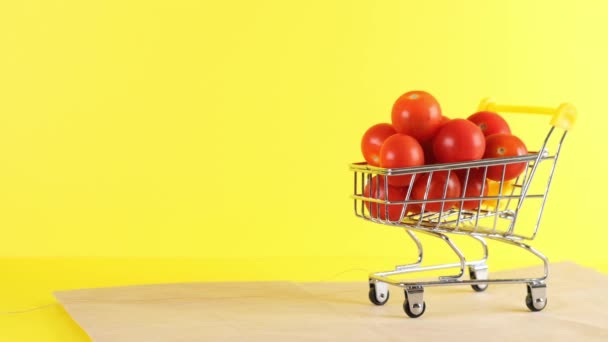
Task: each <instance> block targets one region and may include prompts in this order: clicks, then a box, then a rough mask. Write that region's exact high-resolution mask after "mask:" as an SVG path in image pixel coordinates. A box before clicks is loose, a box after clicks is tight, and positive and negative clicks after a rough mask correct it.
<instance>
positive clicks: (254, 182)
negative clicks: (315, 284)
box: [0, 0, 608, 340]
mask: <svg viewBox="0 0 608 342" xmlns="http://www.w3.org/2000/svg"><path fill="white" fill-rule="evenodd" d="M607 11H608V4H605V3H603V2H601V1H595V0H588V1H554V0H553V1H549V0H544V1H526V0H513V1H481V0H479V1H467V2H461V1H451V0H445V1H402V0H386V1H358V2H353V1H320V0H319V1H317V0H314V1H307V2H302V3H298V4H294V3H293V2H288V1H278V0H273V1H214V2H211V1H194V0H192V1H186V0H173V1H159V0H155V1H143V0H133V1H118V0H109V1H97V2H91V1H76V0H66V1H61V2H58V1H44V0H38V1H35V0H21V1H2V2H0V47H1V50H0V165H1V167H0V229H1V232H2V235H1V236H2V238H1V239H0V256H3V257H35V258H44V257H46V256H65V257H82V256H87V257H89V256H92V257H104V256H108V257H154V258H165V257H167V258H172V257H192V258H203V259H206V260H212V261H210V262H209V265H208V267H209V269H210V270H211V271H210V272H209V273H205V274H204V275H202V278H201V279H207V278H206V277H209V278H218V279H220V278H222V279H223V278H232V277H235V275H234V274H233V273H232V272H235V270H234V269H231V268H227V269H223V268H221V267H220V265H222V264H221V262H219V261H213V260H224V259H231V260H242V261H243V262H244V263H246V264H247V263H250V262H253V261H255V260H265V261H264V262H265V266H264V267H265V270H266V271H265V273H263V276H262V275H260V274H259V273H256V272H251V273H247V274H248V275H249V277H250V278H249V279H259V278H275V279H280V278H286V277H287V275H286V273H285V270H284V269H283V268H281V266H282V265H283V263H284V261H285V260H291V259H294V258H295V259H298V260H307V261H306V262H308V264H303V265H306V267H304V268H303V269H302V270H301V271H300V274H301V277H302V279H307V278H309V279H313V278H314V277H315V272H316V271H315V269H316V268H317V267H318V265H319V263H320V264H323V262H324V260H333V259H335V258H344V259H345V260H354V261H358V260H370V259H374V258H378V259H380V260H389V259H391V258H392V257H395V256H399V255H402V253H404V252H403V248H404V247H405V248H410V247H411V243H409V242H404V240H403V233H401V232H399V231H393V230H391V229H390V228H385V227H380V226H377V225H373V224H369V223H366V222H363V221H359V220H357V219H356V218H355V217H354V215H353V214H352V203H351V201H350V200H349V198H348V196H349V194H350V192H351V186H352V179H351V174H350V173H349V172H348V169H347V165H348V163H350V162H353V161H360V160H362V159H363V158H362V157H361V156H360V151H359V139H360V137H361V135H362V134H363V132H364V131H365V130H366V129H367V127H369V126H371V125H372V124H375V123H377V122H383V121H388V120H389V118H390V116H389V113H390V108H391V106H392V103H393V101H394V100H395V99H396V98H397V97H398V96H399V95H400V94H402V93H403V92H405V91H408V90H412V89H424V90H427V91H429V92H431V93H432V94H434V95H435V96H436V97H437V99H438V100H439V101H440V103H441V105H442V108H443V111H444V114H446V115H447V116H450V117H465V116H467V115H469V114H471V112H472V111H474V110H475V108H476V107H477V105H478V103H479V100H480V99H481V98H483V97H486V96H492V97H494V98H495V99H496V101H497V102H498V103H505V104H522V105H534V106H555V105H557V104H559V103H562V102H569V103H572V104H574V105H575V106H576V107H577V109H578V112H579V113H580V117H579V119H578V121H577V123H576V126H575V127H574V129H573V130H572V132H571V134H570V136H569V138H568V139H567V140H566V144H565V147H564V153H563V155H562V158H561V159H560V165H558V170H557V172H556V177H555V183H554V188H553V189H552V190H551V193H550V198H549V201H548V203H547V210H546V212H545V216H544V218H543V225H542V227H541V232H540V234H539V236H538V238H537V240H536V241H535V246H536V247H538V248H539V249H540V250H542V251H543V252H545V253H546V254H547V255H548V256H549V257H551V258H552V260H565V259H569V260H575V261H577V262H580V263H584V264H587V265H591V266H596V267H599V265H605V264H607V263H608V261H607V258H608V257H607V256H606V254H605V253H602V251H603V250H604V249H605V248H604V245H605V243H606V241H607V240H608V229H606V228H605V227H603V226H602V225H601V224H599V223H597V222H598V221H599V220H598V219H599V218H601V216H600V214H601V213H603V212H604V211H605V210H606V209H605V203H604V202H605V201H603V200H601V196H603V195H604V194H605V193H606V190H608V188H607V185H606V182H604V175H603V174H604V173H605V168H603V167H601V166H600V164H599V163H600V162H603V159H602V158H603V150H604V149H605V148H604V147H606V143H605V141H604V140H603V137H604V136H605V134H606V133H605V127H606V126H607V125H608V119H607V116H606V115H605V113H606V105H605V98H606V96H605V94H604V93H605V89H604V88H605V87H603V85H604V84H605V81H606V79H608V68H607V67H606V63H605V61H606V60H608V46H607V45H606V44H603V43H602V42H603V41H604V40H605V36H606V34H607V33H608V23H607V22H606V20H605V18H604V17H605V13H606V12H607ZM543 119H544V118H543ZM544 121H545V120H543V125H544V126H541V127H542V128H543V129H542V130H537V129H536V128H534V129H533V128H532V127H538V126H533V125H529V126H528V125H527V124H525V123H522V122H521V121H519V120H515V119H514V121H513V122H514V126H517V127H519V128H518V129H519V130H518V131H517V133H518V134H520V135H522V136H525V137H526V138H530V137H531V138H538V137H539V135H541V136H542V135H543V134H544V133H545V130H544V127H546V126H547V124H546V122H544ZM510 122H511V121H510ZM526 141H527V142H528V141H530V140H528V139H526ZM529 145H534V146H536V144H535V141H532V142H530V143H529ZM531 148H533V147H531ZM429 246H430V249H431V250H434V251H436V253H437V255H438V256H437V257H433V256H432V257H431V260H439V256H441V255H442V254H443V255H445V254H446V253H449V251H447V249H445V248H441V249H435V247H436V246H438V245H437V244H433V243H431V244H429ZM33 260H43V259H33ZM319 260H320V261H319ZM391 260H392V259H391ZM514 264H515V261H514V260H510V259H509V258H504V259H499V261H497V266H498V267H509V266H512V265H514ZM3 265H4V264H3ZM7 265H13V264H11V263H8V264H7ZM81 265H86V264H84V263H83V264H81ZM127 265H129V264H127ZM188 265H189V264H186V266H184V267H187V266H188ZM334 266H336V267H335V268H331V269H338V270H339V269H340V268H339V267H338V265H334ZM11 267H16V266H11ZM91 267H92V266H91ZM125 267H127V266H125ZM323 267H331V265H329V266H323ZM36 270H42V269H41V268H40V266H38V265H35V264H32V265H30V266H29V267H26V268H24V269H23V270H22V271H17V270H15V271H14V272H17V274H22V275H24V276H25V278H24V279H30V278H28V277H29V276H27V275H28V274H30V272H36ZM81 271H82V272H83V273H75V274H70V275H66V274H60V275H57V277H59V279H60V280H58V283H52V282H51V283H48V284H47V283H45V284H39V283H37V284H30V285H28V283H27V282H26V281H13V280H12V279H11V278H5V277H4V270H0V272H2V275H3V282H2V283H3V285H2V286H3V287H6V286H11V287H10V288H8V289H6V288H3V289H5V290H6V291H7V292H6V293H4V294H3V296H5V297H6V298H15V299H14V300H13V299H11V300H10V301H9V302H2V303H3V304H6V306H7V309H12V308H13V306H15V307H22V306H29V304H32V303H31V300H30V299H31V298H36V297H35V296H34V294H37V295H36V296H49V294H48V291H50V290H51V289H52V288H53V287H52V286H55V285H54V284H57V286H59V285H61V284H73V285H74V286H77V287H78V286H86V285H87V282H86V279H85V278H82V277H84V276H85V274H92V275H94V274H96V273H97V272H98V270H97V269H95V268H92V269H82V270H81ZM130 271H132V270H128V269H127V268H124V273H125V274H127V275H128V274H129V273H130ZM190 271H192V272H194V271H195V270H188V269H186V268H184V272H190ZM19 272H22V273H19ZM154 272H156V270H155V269H154V268H153V267H151V268H150V269H149V273H146V274H149V277H151V278H149V279H152V278H153V277H154V276H155V273H154ZM287 274H290V273H287ZM48 276H49V277H51V274H48ZM61 277H69V279H72V280H65V281H66V282H65V283H62V282H61V281H63V280H61ZM4 279H8V281H7V280H4ZM142 279H144V278H142ZM145 279H148V278H145ZM104 281H105V284H113V283H119V282H120V281H121V278H120V277H118V276H117V277H115V278H112V277H109V278H107V279H105V280H104ZM41 286H44V288H42V287H41ZM9 290H10V291H9ZM28 291H29V292H28ZM30 295H32V296H34V297H31V298H30ZM49 298H50V297H49ZM19 299H21V301H20V300H19ZM40 299H41V300H40V301H41V302H43V300H42V299H43V298H42V297H40ZM9 304H14V305H9ZM34 304H36V303H34ZM52 310H55V309H52ZM37 315H40V316H37ZM44 315H46V313H43V312H40V313H30V314H27V315H25V316H23V317H22V318H10V319H11V320H15V324H16V325H15V326H14V327H13V326H12V325H11V328H10V329H19V330H22V331H26V334H34V335H31V336H36V337H39V336H40V335H35V334H39V333H38V332H37V331H38V330H36V329H34V328H35V327H41V328H40V329H42V326H45V327H46V328H47V329H50V330H53V329H63V330H61V331H60V330H57V331H55V330H53V331H55V332H56V333H57V334H62V333H68V332H72V331H73V329H74V327H73V326H62V328H60V327H59V326H55V325H53V324H51V323H50V321H47V320H45V319H44V318H43V317H45V316H44ZM36 317H39V318H40V320H37V318H36ZM2 321H3V322H4V321H5V319H4V318H3V319H2ZM45 324H47V325H45ZM58 324H59V323H58ZM41 331H42V330H41ZM23 340H26V339H25V338H24V339H23Z"/></svg>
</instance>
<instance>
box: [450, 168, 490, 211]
mask: <svg viewBox="0 0 608 342" xmlns="http://www.w3.org/2000/svg"><path fill="white" fill-rule="evenodd" d="M466 177H467V173H466V170H465V172H460V173H458V179H459V180H460V184H461V186H462V187H464V183H465V180H466ZM466 183H467V187H466V189H465V191H464V197H486V196H488V190H489V188H490V186H489V184H488V181H487V180H486V179H485V178H484V177H483V169H473V170H471V171H470V172H469V178H468V181H467V182H466ZM482 187H483V194H482V192H481V189H482ZM482 201H483V200H481V201H479V200H469V201H463V202H462V209H464V210H473V209H477V207H479V205H480V203H482ZM456 207H457V208H461V206H460V203H457V204H456Z"/></svg>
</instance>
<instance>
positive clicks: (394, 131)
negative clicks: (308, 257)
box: [361, 91, 528, 221]
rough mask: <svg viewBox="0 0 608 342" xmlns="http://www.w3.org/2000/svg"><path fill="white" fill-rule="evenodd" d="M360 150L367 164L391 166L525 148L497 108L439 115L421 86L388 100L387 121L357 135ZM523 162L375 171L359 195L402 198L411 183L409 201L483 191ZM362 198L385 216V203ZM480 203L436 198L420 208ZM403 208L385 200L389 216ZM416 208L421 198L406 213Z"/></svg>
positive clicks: (436, 104) (519, 152) (505, 153)
mask: <svg viewBox="0 0 608 342" xmlns="http://www.w3.org/2000/svg"><path fill="white" fill-rule="evenodd" d="M361 151H362V152H363V157H364V158H365V160H366V161H367V163H368V164H369V165H372V166H377V167H382V168H391V169H393V168H408V167H415V166H422V165H430V164H445V163H458V162H466V161H473V160H479V159H486V158H500V157H512V156H520V155H525V154H527V153H528V150H527V148H526V145H525V144H524V143H523V142H522V141H521V139H519V138H518V137H517V136H515V135H513V134H511V129H510V127H509V125H508V123H507V122H506V120H505V119H504V118H502V117H501V116H500V115H499V114H497V113H493V112H487V111H483V112H477V113H474V114H472V115H471V116H469V117H468V118H467V119H449V118H448V117H446V116H444V115H442V112H441V107H440V105H439V102H438V101H437V100H436V99H435V97H433V96H432V95H431V94H429V93H427V92H425V91H409V92H407V93H405V94H403V95H401V96H400V97H399V98H398V99H397V100H396V101H395V103H394V104H393V108H392V116H391V124H388V123H380V124H376V125H374V126H372V127H370V128H369V129H368V130H367V131H366V132H365V134H364V135H363V138H362V140H361ZM526 165H527V164H526V163H525V162H523V163H522V162H520V163H510V164H506V166H503V165H496V166H489V167H485V168H470V169H461V170H458V169H455V168H451V169H452V170H454V171H452V172H449V173H448V171H435V172H433V174H432V175H430V174H420V173H418V174H407V175H402V176H388V177H384V176H374V177H373V178H371V180H370V181H369V182H368V183H367V184H366V186H365V189H364V196H366V197H371V198H376V199H380V200H388V201H403V200H404V199H405V197H406V194H407V193H408V188H409V187H410V186H411V187H412V189H411V190H409V192H410V197H409V199H410V200H412V201H420V200H438V199H443V198H451V199H458V198H465V197H484V196H487V195H488V189H489V188H491V187H490V184H489V183H488V182H501V181H502V182H504V181H510V180H513V179H515V178H517V177H518V176H519V175H520V174H521V173H522V172H523V171H524V170H525V168H526ZM484 176H485V177H484ZM429 177H430V178H431V180H430V182H429ZM384 182H388V187H386V188H388V194H386V193H385V192H386V191H385V183H384ZM465 184H466V189H464V186H465ZM427 187H428V193H427ZM482 189H483V194H482ZM444 192H445V196H444ZM425 194H426V196H425ZM366 204H367V207H368V210H369V211H370V214H371V215H372V216H373V217H378V215H379V217H380V218H381V219H385V216H386V214H385V213H386V208H385V206H384V205H378V204H376V203H371V202H366ZM480 205H481V201H480V200H461V201H458V200H455V201H453V202H445V201H436V202H428V203H426V204H425V206H424V211H425V212H440V211H447V210H449V209H450V208H453V207H456V208H459V209H466V210H473V209H476V208H477V207H479V206H480ZM402 208H403V206H399V205H389V208H388V215H389V219H390V220H391V221H394V220H397V219H399V217H400V215H401V212H402ZM421 211H422V206H421V205H420V204H410V205H408V207H407V209H406V212H409V213H420V212H421Z"/></svg>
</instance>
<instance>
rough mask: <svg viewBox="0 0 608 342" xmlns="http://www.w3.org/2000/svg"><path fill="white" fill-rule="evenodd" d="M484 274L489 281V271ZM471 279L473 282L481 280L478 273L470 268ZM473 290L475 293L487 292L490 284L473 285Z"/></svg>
mask: <svg viewBox="0 0 608 342" xmlns="http://www.w3.org/2000/svg"><path fill="white" fill-rule="evenodd" d="M483 274H484V276H485V278H484V279H487V278H488V277H487V270H485V273H483ZM469 277H470V278H471V280H477V279H479V277H478V276H477V272H476V271H475V269H473V268H469ZM471 288H473V290H474V291H475V292H483V291H485V290H487V289H488V284H487V283H485V284H473V285H471Z"/></svg>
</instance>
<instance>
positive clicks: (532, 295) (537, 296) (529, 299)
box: [526, 284, 547, 312]
mask: <svg viewBox="0 0 608 342" xmlns="http://www.w3.org/2000/svg"><path fill="white" fill-rule="evenodd" d="M527 287H528V295H527V296H526V306H527V307H528V309H530V311H532V312H537V311H541V310H542V309H544V308H545V307H546V306H547V285H545V284H528V286H527Z"/></svg>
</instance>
